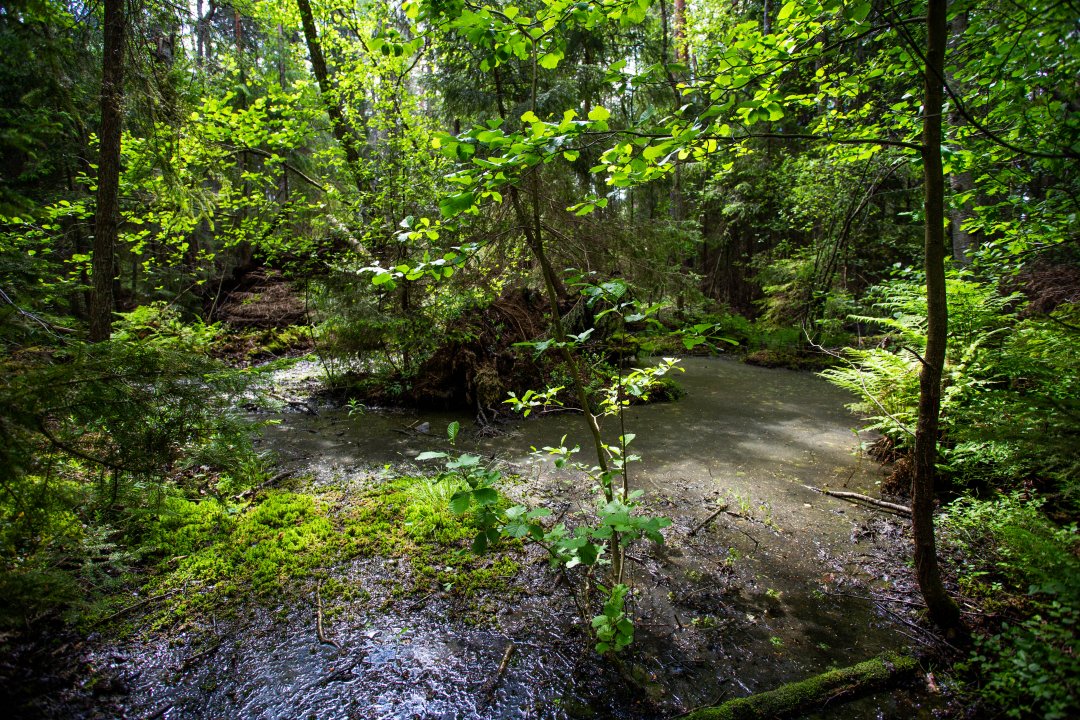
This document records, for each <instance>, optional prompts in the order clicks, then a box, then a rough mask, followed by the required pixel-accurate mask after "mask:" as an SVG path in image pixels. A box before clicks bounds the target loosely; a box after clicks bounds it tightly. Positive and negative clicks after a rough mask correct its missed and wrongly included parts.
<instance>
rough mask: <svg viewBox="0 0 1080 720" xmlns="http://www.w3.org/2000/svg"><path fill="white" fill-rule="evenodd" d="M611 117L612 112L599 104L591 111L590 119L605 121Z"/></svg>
mask: <svg viewBox="0 0 1080 720" xmlns="http://www.w3.org/2000/svg"><path fill="white" fill-rule="evenodd" d="M609 117H611V113H610V112H608V111H607V110H606V109H605V108H603V107H601V106H599V105H597V106H596V107H594V108H593V109H592V110H590V111H589V119H590V120H592V121H593V122H604V121H605V120H607V119H608V118H609Z"/></svg>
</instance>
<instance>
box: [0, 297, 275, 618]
mask: <svg viewBox="0 0 1080 720" xmlns="http://www.w3.org/2000/svg"><path fill="white" fill-rule="evenodd" d="M154 316H155V317H156V316H157V315H156V314H154ZM159 329H160V328H159ZM174 331H175V332H174ZM155 332H156V331H155ZM189 340H190V338H188V337H187V336H186V335H185V334H184V333H183V332H182V331H177V330H176V327H172V329H165V330H164V331H163V332H161V333H160V334H156V335H154V336H153V337H148V338H147V341H146V342H116V341H114V342H111V343H100V344H97V345H93V346H84V345H81V344H77V343H69V344H67V345H64V346H61V347H59V348H55V349H53V350H52V351H50V352H47V351H45V350H44V349H42V350H41V351H39V353H38V354H32V353H23V354H18V355H13V356H10V357H6V358H4V360H3V368H4V373H3V378H4V379H3V380H2V381H0V468H2V471H3V473H4V475H5V482H4V483H3V484H2V493H0V563H2V567H0V574H3V575H4V576H5V579H4V582H5V583H7V584H8V585H9V586H12V587H14V586H19V587H27V588H33V587H38V586H39V585H41V586H42V588H41V593H40V594H41V599H42V601H41V602H40V603H37V605H38V608H37V609H36V610H31V609H29V608H27V607H23V606H18V605H13V606H12V607H13V610H12V611H13V612H15V613H17V614H18V613H28V612H30V613H33V612H45V611H46V610H47V609H51V608H53V607H54V606H60V607H63V606H65V605H70V604H71V603H72V601H73V600H74V601H77V602H75V603H74V607H76V608H80V607H82V608H85V602H86V601H89V600H93V599H95V598H97V597H99V596H100V595H101V593H104V592H108V591H109V590H110V589H111V588H114V587H115V585H116V582H117V580H118V579H119V578H120V577H122V575H123V573H124V572H126V569H127V568H128V566H129V565H131V563H132V562H133V561H134V560H135V559H137V558H136V554H135V549H136V548H138V547H140V546H142V545H143V544H144V543H148V544H147V546H146V547H147V549H148V550H151V548H152V547H153V546H154V545H155V543H157V544H158V545H163V544H167V542H166V540H165V539H163V538H160V537H158V536H156V535H155V532H156V531H154V530H153V528H154V526H155V523H156V521H155V520H154V517H155V516H156V513H157V512H158V511H159V508H160V505H161V503H162V502H163V501H165V499H166V498H168V497H170V496H171V493H172V490H171V489H172V488H175V487H183V488H186V489H188V490H190V491H192V492H196V491H197V490H199V489H201V490H202V491H203V492H207V491H208V492H210V493H212V494H214V493H222V492H236V491H238V490H240V489H242V488H244V487H247V486H248V485H249V484H251V483H253V482H256V481H257V480H258V478H259V477H260V474H261V472H262V468H261V460H260V459H259V458H258V456H256V454H255V453H254V450H253V449H252V445H251V441H250V440H251V435H250V433H251V427H250V425H249V424H248V423H246V422H244V421H243V420H241V419H240V418H239V417H238V416H236V415H235V414H234V413H233V412H232V410H231V407H232V406H233V403H234V402H235V400H234V398H235V397H236V394H238V393H239V392H240V390H241V389H242V388H243V386H244V380H243V378H242V377H241V376H240V375H239V374H238V373H236V372H233V371H227V370H225V369H224V368H222V367H221V366H219V365H218V364H216V363H213V362H211V361H208V360H204V359H201V358H199V357H198V356H195V355H191V354H188V353H187V352H181V351H179V350H178V349H177V348H178V347H179V345H180V343H183V342H188V341H189ZM155 537H157V539H156V540H155V539H154V538H155ZM151 551H152V550H151ZM42 583H44V585H42ZM50 587H52V588H58V589H57V590H56V591H55V592H54V591H53V590H50V589H49V588H50ZM75 587H78V588H80V591H79V592H74V591H72V590H71V588H75ZM64 588H67V589H66V590H64ZM87 588H91V589H90V590H89V591H88V590H87ZM61 590H63V591H62V592H61ZM33 592H36V591H33V590H31V591H29V592H28V594H26V597H27V598H31V597H32V593H33Z"/></svg>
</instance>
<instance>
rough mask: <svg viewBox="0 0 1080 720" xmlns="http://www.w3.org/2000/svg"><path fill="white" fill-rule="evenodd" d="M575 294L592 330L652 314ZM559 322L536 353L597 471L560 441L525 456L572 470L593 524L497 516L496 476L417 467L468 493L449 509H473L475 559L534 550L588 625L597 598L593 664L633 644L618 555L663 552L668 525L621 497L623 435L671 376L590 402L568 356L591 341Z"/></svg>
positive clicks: (533, 399)
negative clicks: (564, 581) (553, 364)
mask: <svg viewBox="0 0 1080 720" xmlns="http://www.w3.org/2000/svg"><path fill="white" fill-rule="evenodd" d="M576 284H577V285H578V286H579V287H581V288H582V295H583V296H584V297H585V298H586V302H587V303H588V304H589V306H590V307H591V308H592V309H593V310H594V311H596V312H595V315H594V318H595V320H596V321H598V322H599V321H602V320H604V318H606V317H608V316H610V319H609V320H608V322H614V324H615V327H616V330H618V331H624V330H625V326H626V323H627V322H642V321H644V320H646V319H648V318H649V317H650V316H651V315H652V314H654V313H655V312H656V311H657V310H658V309H659V307H660V306H659V305H652V306H648V307H643V306H642V305H641V304H640V303H637V302H634V301H632V300H628V299H627V292H628V288H627V286H626V284H625V283H623V282H622V281H617V280H613V281H609V282H605V283H600V284H597V285H592V284H587V283H584V282H583V281H582V280H581V278H577V280H576ZM560 322H561V320H560V319H559V318H558V317H556V318H555V320H554V323H555V324H556V327H557V328H559V330H558V332H557V333H556V338H561V339H556V338H552V339H548V340H545V341H543V342H542V343H541V347H538V348H536V349H537V350H538V352H544V351H548V350H556V351H558V352H559V353H560V354H561V356H562V358H563V360H564V362H566V364H567V366H568V368H569V370H570V378H569V381H570V383H572V384H573V385H574V388H575V390H576V393H577V397H578V399H579V404H580V405H581V411H582V414H583V416H584V418H585V422H586V426H587V427H588V429H589V431H590V434H591V436H592V438H593V440H594V445H595V450H596V463H595V464H590V463H582V462H577V461H575V460H574V457H573V456H574V455H575V454H576V453H578V452H580V450H581V448H580V447H573V448H570V447H567V445H566V443H565V439H566V438H565V436H564V438H563V442H561V443H560V444H559V445H558V446H545V447H543V448H541V449H539V450H536V449H535V448H534V453H535V454H536V455H537V456H539V457H542V458H547V459H551V460H553V462H554V464H555V466H556V467H557V468H566V467H570V468H573V469H575V470H577V471H578V472H579V473H580V474H581V477H582V478H584V479H586V480H587V481H588V482H590V484H591V485H592V489H593V491H594V492H595V493H596V512H595V519H594V520H593V522H592V523H583V524H580V525H577V526H576V527H573V528H568V527H567V526H566V524H564V523H555V524H553V525H552V524H550V523H547V522H546V521H545V518H547V517H549V516H550V515H551V511H550V510H549V509H547V508H543V507H539V508H528V507H526V506H524V505H514V506H511V507H508V508H501V507H500V505H499V497H500V496H499V493H498V489H497V486H498V484H499V480H500V475H499V473H498V471H497V470H494V469H492V468H490V467H486V466H484V465H483V464H482V462H481V460H480V458H479V457H477V456H475V455H469V454H461V455H456V456H455V455H453V454H451V453H445V452H441V451H432V452H425V453H422V454H421V455H420V456H419V457H418V459H420V460H442V461H443V463H444V466H445V468H446V472H448V473H456V474H457V475H458V476H459V477H460V478H461V480H462V481H463V483H464V484H465V485H466V486H467V487H464V488H463V489H461V490H459V491H458V492H457V493H456V494H455V495H454V496H453V497H451V499H450V506H451V508H452V509H454V510H455V511H458V512H461V511H463V510H465V509H467V508H469V507H475V508H476V518H477V520H478V528H477V532H476V535H475V537H474V539H473V550H474V551H475V552H483V551H484V550H485V549H487V548H488V547H490V546H492V545H493V544H494V543H496V542H498V541H499V540H500V539H506V538H512V539H521V540H526V541H530V542H535V543H537V544H539V545H540V546H542V547H543V548H544V549H545V550H546V551H547V553H548V556H549V559H550V561H551V565H552V567H553V568H555V569H558V570H559V571H560V572H562V573H564V575H566V574H567V573H568V572H570V571H575V572H579V573H580V579H581V582H580V583H579V584H578V585H576V587H575V586H573V585H572V587H574V588H575V589H574V592H575V602H576V603H577V605H578V608H579V610H580V611H581V613H582V615H583V618H584V619H585V620H587V621H588V620H589V617H588V616H589V613H590V612H592V610H591V609H590V607H591V605H592V602H593V600H594V598H593V589H594V588H595V589H598V590H600V593H601V595H602V596H603V601H602V607H603V613H602V614H600V615H596V616H594V617H593V619H592V620H591V622H592V626H593V628H594V630H595V631H596V636H597V640H598V642H597V645H596V649H597V651H598V652H600V653H602V654H603V653H608V652H619V651H621V650H623V649H624V648H625V647H626V646H627V645H629V644H630V642H631V640H632V638H633V623H632V620H631V619H630V617H629V616H628V615H627V614H626V613H624V611H623V607H624V604H625V601H626V597H627V593H628V592H629V591H628V588H627V585H625V584H624V582H623V579H624V576H625V564H624V558H625V551H626V548H627V547H628V546H630V544H632V543H633V542H635V541H637V540H639V539H641V538H646V539H648V540H650V541H652V542H656V543H662V542H663V535H662V534H661V532H660V531H661V530H662V529H663V528H664V527H667V526H668V525H670V524H671V521H670V520H668V519H667V518H663V517H657V516H653V515H650V514H648V513H646V512H643V511H642V510H643V508H642V506H641V498H642V495H643V491H641V490H631V488H630V473H629V466H630V464H631V463H633V462H636V461H638V460H640V457H639V456H637V455H636V454H633V453H632V452H630V450H629V447H630V444H631V443H632V442H633V440H634V438H635V435H634V434H633V433H629V432H626V429H625V418H624V415H623V411H624V410H625V409H626V407H628V406H629V405H631V404H632V403H634V402H636V401H640V400H647V399H648V396H649V393H650V392H651V391H652V390H653V389H654V388H656V387H658V386H659V384H660V381H661V379H662V378H663V377H664V376H665V375H667V374H668V373H669V372H671V371H673V370H676V369H679V368H678V367H677V361H676V360H674V359H673V358H665V359H663V360H662V361H661V362H660V363H658V364H657V365H654V366H650V367H643V368H634V369H631V370H628V371H624V370H623V369H622V368H619V369H618V370H617V372H616V373H615V374H614V376H612V377H611V378H610V382H609V383H607V384H606V385H605V386H604V387H603V388H601V389H600V390H599V391H598V392H597V393H596V395H595V396H594V397H592V398H590V397H589V396H588V391H587V388H586V385H585V381H584V377H583V372H582V369H581V366H580V363H579V358H580V355H579V354H577V353H578V351H580V348H581V346H582V344H583V343H584V342H585V341H586V340H587V339H588V336H589V335H590V334H591V331H584V332H582V333H579V334H577V335H566V334H565V333H564V332H563V331H562V330H561V325H559V324H558V323H560ZM562 389H563V388H562V387H551V388H547V389H545V390H541V391H533V390H530V391H526V392H525V393H523V394H522V395H521V396H520V397H519V396H518V395H516V394H513V393H511V394H510V397H509V399H508V400H506V401H505V402H506V403H507V404H510V405H511V406H512V407H513V408H514V409H515V410H517V411H519V412H522V413H523V414H524V415H526V416H527V415H528V414H529V413H531V412H532V411H533V410H534V409H535V408H537V407H543V406H546V405H549V404H561V401H560V400H559V399H558V393H559V391H560V390H562ZM594 407H595V408H598V412H597V413H596V414H594V412H593V410H592V408H594ZM599 418H611V419H613V420H614V421H616V422H618V424H619V428H620V434H619V435H618V437H617V439H616V441H615V442H614V443H609V442H607V441H605V440H604V439H603V437H602V435H601V433H600V428H599V424H598V419H599ZM447 432H448V436H449V439H450V441H451V443H453V442H454V441H455V439H456V436H457V432H458V427H457V425H456V424H452V425H451V426H450V427H449V428H448V431H447ZM575 569H577V570H575ZM601 575H604V576H606V578H607V579H608V584H607V585H605V584H604V583H603V582H601V579H602V578H601ZM566 576H567V577H569V576H568V575H566Z"/></svg>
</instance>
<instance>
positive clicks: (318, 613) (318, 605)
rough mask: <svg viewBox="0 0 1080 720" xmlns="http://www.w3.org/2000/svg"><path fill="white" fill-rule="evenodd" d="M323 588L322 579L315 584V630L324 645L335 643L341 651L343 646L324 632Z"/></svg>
mask: <svg viewBox="0 0 1080 720" xmlns="http://www.w3.org/2000/svg"><path fill="white" fill-rule="evenodd" d="M321 590H322V582H321V581H320V582H319V583H318V584H317V585H316V586H315V632H316V634H318V636H319V642H321V643H323V644H324V645H333V646H334V647H336V648H337V649H338V651H339V652H340V650H341V646H340V645H338V644H337V643H336V642H334V641H333V640H331V639H330V638H328V637H326V633H325V632H323V624H322V592H321Z"/></svg>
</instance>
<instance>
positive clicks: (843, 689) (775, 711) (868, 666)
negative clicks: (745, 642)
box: [686, 653, 918, 720]
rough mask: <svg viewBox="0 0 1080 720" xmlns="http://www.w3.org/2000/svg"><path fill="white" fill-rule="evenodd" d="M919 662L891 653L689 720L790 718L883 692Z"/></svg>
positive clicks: (733, 702)
mask: <svg viewBox="0 0 1080 720" xmlns="http://www.w3.org/2000/svg"><path fill="white" fill-rule="evenodd" d="M917 666H918V662H917V661H916V660H915V658H913V657H911V656H910V655H897V654H895V653H889V654H887V655H883V656H881V657H878V658H874V659H873V660H867V661H866V662H862V663H859V664H858V665H852V666H851V667H846V668H841V669H839V670H830V671H829V672H826V673H822V674H821V675H815V676H814V677H812V678H809V679H807V680H801V681H799V682H793V683H788V684H787V685H783V686H781V687H779V688H777V689H775V690H769V691H768V692H763V693H757V694H756V695H751V696H750V697H744V698H737V699H735V700H729V701H728V702H726V703H724V704H723V705H719V706H716V707H708V708H702V709H700V710H695V711H694V712H692V713H690V714H689V715H687V716H686V720H754V719H755V718H776V717H790V716H792V715H795V714H796V713H800V712H806V711H808V710H812V709H814V708H816V707H820V706H821V705H824V704H825V703H827V702H836V701H837V700H840V699H845V700H846V699H851V698H854V697H858V696H860V695H864V694H866V693H868V692H873V691H875V690H880V689H882V688H884V687H887V686H888V685H890V684H892V683H894V682H897V681H899V680H901V679H903V678H904V677H905V676H908V675H911V674H912V673H913V672H914V671H915V668H916V667H917Z"/></svg>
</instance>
